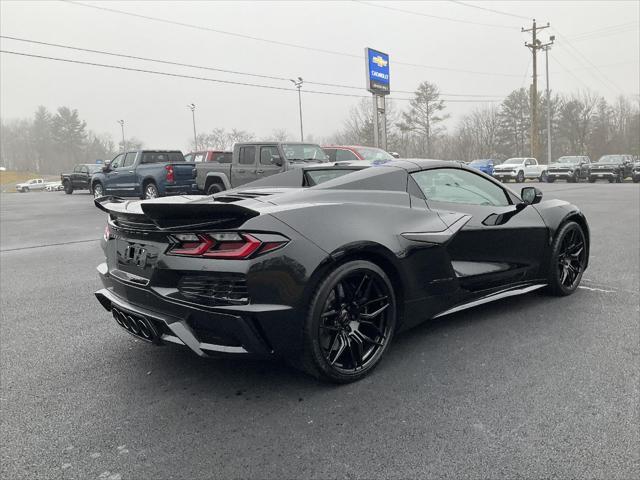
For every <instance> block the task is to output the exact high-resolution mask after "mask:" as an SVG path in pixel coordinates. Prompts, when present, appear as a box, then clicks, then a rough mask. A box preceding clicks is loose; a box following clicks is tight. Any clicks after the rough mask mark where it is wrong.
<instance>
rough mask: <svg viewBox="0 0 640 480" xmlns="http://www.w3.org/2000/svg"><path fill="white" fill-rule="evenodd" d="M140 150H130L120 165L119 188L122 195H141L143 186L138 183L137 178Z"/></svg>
mask: <svg viewBox="0 0 640 480" xmlns="http://www.w3.org/2000/svg"><path fill="white" fill-rule="evenodd" d="M137 156H138V152H128V153H127V154H126V155H125V157H124V161H123V162H122V164H121V165H120V166H119V167H118V189H119V190H120V195H128V196H131V195H139V194H141V193H142V187H141V186H139V185H138V181H137V178H136V170H135V165H136V158H137Z"/></svg>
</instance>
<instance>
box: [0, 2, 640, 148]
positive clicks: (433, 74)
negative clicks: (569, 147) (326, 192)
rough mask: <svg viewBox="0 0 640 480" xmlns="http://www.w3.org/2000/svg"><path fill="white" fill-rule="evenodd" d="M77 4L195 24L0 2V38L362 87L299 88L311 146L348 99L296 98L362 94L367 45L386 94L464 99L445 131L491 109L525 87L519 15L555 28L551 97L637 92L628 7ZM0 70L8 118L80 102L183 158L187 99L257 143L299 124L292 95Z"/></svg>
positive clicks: (106, 125) (34, 65)
mask: <svg viewBox="0 0 640 480" xmlns="http://www.w3.org/2000/svg"><path fill="white" fill-rule="evenodd" d="M85 3H86V4H89V5H94V6H100V7H104V8H109V9H117V10H121V11H125V12H130V13H135V14H138V15H143V16H146V17H155V18H157V19H165V20H170V21H172V22H178V23H181V24H189V25H192V26H191V27H189V26H184V25H176V24H170V23H166V22H161V21H157V20H152V19H149V18H140V17H135V16H130V15H124V14H121V13H115V12H108V11H104V10H98V9H95V8H89V7H86V6H81V5H78V4H73V3H69V2H62V1H47V2H29V1H20V2H17V1H6V0H2V1H1V2H0V9H1V10H0V19H1V20H0V22H1V23H0V28H1V32H2V35H4V36H13V37H20V38H24V39H29V40H37V41H42V42H50V43H58V44H63V45H69V46H74V47H81V48H87V49H94V50H102V51H108V52H114V53H119V54H127V55H134V56H139V57H149V58H154V59H161V60H167V61H172V62H179V63H185V64H192V65H197V66H204V67H210V68H217V69H224V70H235V71H239V72H245V73H253V74H260V75H266V76H275V77H284V78H291V77H297V76H301V77H303V79H304V80H305V81H311V82H322V83H333V84H341V85H349V86H354V87H361V90H356V89H345V88H338V87H332V86H319V85H310V84H305V85H304V86H303V112H304V122H305V133H310V134H312V135H313V136H314V138H315V139H316V140H320V139H321V138H323V137H327V136H329V135H331V134H332V133H334V132H335V131H336V130H338V129H339V128H340V127H341V125H342V122H343V121H344V119H345V118H346V117H347V115H348V113H349V110H350V109H351V108H352V107H353V106H354V105H355V104H356V103H357V102H358V101H359V99H358V98H351V97H340V96H329V95H320V94H312V93H304V90H315V91H325V92H334V93H344V94H353V95H363V96H366V95H368V93H367V92H366V91H365V90H364V72H365V68H364V48H365V47H367V46H368V47H372V48H375V49H378V50H381V51H384V52H387V53H389V55H390V67H391V90H392V94H391V97H392V98H393V97H397V98H399V99H400V98H407V97H409V94H407V93H399V91H413V90H414V89H415V87H416V86H417V85H418V84H419V83H420V82H421V81H424V80H428V81H430V82H434V83H436V84H437V85H438V86H439V87H440V90H441V91H442V92H443V94H446V95H447V96H445V98H449V99H452V100H453V99H457V100H473V102H467V101H465V102H455V103H454V102H449V103H447V111H448V112H449V113H450V114H451V120H450V121H449V125H453V124H455V122H456V120H457V119H459V118H460V115H462V114H463V113H465V112H468V111H471V110H472V109H474V108H477V107H480V106H483V105H488V103H486V102H480V101H479V100H483V99H486V100H499V98H500V97H499V96H503V95H506V94H508V93H509V92H511V91H512V90H514V89H516V88H520V87H522V86H528V85H529V83H530V82H531V54H530V53H529V50H528V49H527V48H526V47H525V46H524V42H525V40H528V39H530V37H529V36H528V34H525V33H521V31H520V28H521V27H523V26H524V27H530V25H531V21H530V20H529V21H528V20H526V19H525V18H519V17H526V18H529V19H531V18H536V19H537V20H538V23H539V24H546V23H547V22H550V23H551V26H552V27H553V28H552V29H547V30H543V31H542V32H541V33H540V36H541V39H542V40H543V41H546V40H547V39H548V37H549V35H553V34H555V35H556V44H555V45H554V47H553V49H552V50H551V56H550V59H549V61H550V70H551V75H550V79H551V85H552V89H555V90H557V91H560V92H573V91H577V90H579V89H582V90H584V89H587V88H588V89H590V90H592V91H595V92H598V93H600V94H602V95H604V96H605V97H606V98H608V99H613V98H615V97H616V96H617V95H619V94H625V95H635V96H637V95H638V92H639V90H640V88H639V83H640V79H639V58H640V40H639V33H638V19H639V17H640V10H639V5H640V2H638V1H573V2H567V1H544V2H543V1H540V2H530V1H528V2H515V1H508V2H505V1H502V2H495V1H487V2H471V1H467V2H465V3H467V5H463V4H461V3H462V2H453V1H437V2H436V1H433V2H375V3H374V2H328V1H323V2H158V1H147V2H91V3H90V2H85ZM468 5H473V6H475V7H481V8H474V7H471V6H468ZM383 7H386V8H383ZM486 9H488V10H486ZM399 10H405V11H399ZM489 10H495V11H499V12H502V13H497V12H495V11H489ZM504 13H508V14H510V15H506V14H504ZM434 17H448V18H451V19H455V20H458V21H451V20H447V19H444V18H434ZM193 26H195V27H202V28H194V27H193ZM208 29H213V30H218V31H219V32H213V31H211V30H208ZM220 31H223V32H227V33H221V32H220ZM247 36H251V37H255V38H259V39H263V40H267V41H263V40H256V39H250V38H247ZM283 43H288V44H294V45H297V46H300V47H309V48H311V49H304V48H297V47H294V46H286V45H283ZM1 47H2V50H9V51H15V52H26V53H30V54H36V55H42V56H51V57H58V58H65V59H74V60H80V61H85V62H94V63H103V64H109V65H118V66H124V67H129V68H138V69H146V70H155V71H162V72H170V73H175V74H180V75H191V76H197V77H207V78H211V79H218V80H227V81H235V82H245V83H255V84H262V85H270V86H277V87H282V88H285V89H290V88H292V84H291V83H290V82H288V81H286V80H284V81H283V80H275V79H265V78H256V77H250V76H244V75H237V74H229V73H223V72H217V71H211V70H203V69H196V68H187V67H180V66H172V65H163V64H159V63H154V62H148V61H141V60H130V59H124V58H119V57H114V56H105V55H100V54H96V53H86V52H80V51H74V50H68V49H61V48H56V47H50V46H42V45H35V44H29V43H24V42H18V41H14V40H8V39H5V38H3V39H2V40H1ZM314 49H315V50H314ZM318 50H328V51H331V52H339V53H341V54H335V53H326V52H321V51H318ZM0 62H1V63H0V67H1V78H0V80H1V82H0V95H1V98H0V114H1V115H2V118H3V119H5V120H6V119H9V118H15V117H28V116H31V115H32V114H33V111H34V110H35V109H36V107H37V106H38V105H44V106H46V107H47V108H49V109H50V110H55V109H56V108H57V107H58V106H61V105H65V106H69V107H72V108H77V109H78V110H79V112H80V115H81V117H82V118H83V119H85V120H86V121H87V123H88V125H89V128H91V129H92V130H94V131H96V132H98V133H106V134H110V135H111V136H112V137H113V138H114V140H115V141H118V140H119V139H120V126H119V125H118V124H117V123H116V122H117V120H119V119H124V120H125V122H126V124H125V128H126V134H127V137H129V136H135V137H137V138H139V139H141V140H142V141H143V142H144V143H145V146H147V147H151V148H180V149H183V150H187V148H188V141H189V139H190V138H191V137H192V124H191V112H190V110H189V109H188V108H187V106H186V105H187V104H188V103H191V102H193V103H195V104H196V105H197V109H196V123H197V127H198V131H199V132H202V131H210V130H212V129H213V128H217V127H224V128H227V129H231V128H237V129H241V130H248V131H250V132H253V133H255V134H256V135H257V136H258V137H259V138H262V137H267V136H268V135H269V134H270V133H271V132H272V131H273V130H274V129H285V130H287V131H288V132H289V133H290V134H291V135H292V137H294V136H297V135H298V131H299V126H298V110H297V109H298V105H297V95H296V93H295V91H286V90H284V91H280V90H271V89H263V88H255V87H248V86H240V85H230V84H222V83H215V82H210V81H202V80H194V79H187V78H177V77H166V76H159V75H153V74H148V73H140V72H132V71H125V70H115V69H110V68H102V67H95V66H87V65H78V64H71V63H62V62H57V61H51V60H43V59H36V58H29V57H18V56H15V55H9V54H6V53H2V54H1V55H0ZM407 64H413V66H412V65H407ZM538 64H539V74H540V77H539V88H541V89H544V82H545V78H544V54H543V53H541V54H539V56H538ZM482 96H484V97H482ZM406 104H407V102H406V101H404V100H397V102H396V105H397V106H398V107H404V106H405V105H406Z"/></svg>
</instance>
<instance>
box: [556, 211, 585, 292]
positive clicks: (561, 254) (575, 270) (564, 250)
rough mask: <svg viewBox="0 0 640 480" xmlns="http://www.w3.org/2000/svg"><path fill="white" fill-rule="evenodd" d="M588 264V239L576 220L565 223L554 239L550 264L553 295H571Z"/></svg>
mask: <svg viewBox="0 0 640 480" xmlns="http://www.w3.org/2000/svg"><path fill="white" fill-rule="evenodd" d="M586 265H587V240H586V237H585V234H584V231H583V230H582V227H581V226H580V225H578V224H577V223H576V222H567V223H565V224H564V225H563V226H562V227H561V228H560V230H559V231H558V233H557V234H556V238H555V240H554V241H553V246H552V254H551V264H550V265H549V279H548V280H549V291H550V292H551V293H552V294H553V295H557V296H566V295H571V294H572V293H573V292H575V290H576V289H577V288H578V285H580V280H581V279H582V274H583V273H584V269H585V268H586Z"/></svg>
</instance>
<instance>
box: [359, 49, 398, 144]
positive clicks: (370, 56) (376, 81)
mask: <svg viewBox="0 0 640 480" xmlns="http://www.w3.org/2000/svg"><path fill="white" fill-rule="evenodd" d="M364 58H365V67H366V76H365V79H366V83H367V90H368V91H370V92H371V94H372V97H373V142H374V146H376V147H378V148H380V144H381V142H380V137H382V148H383V149H385V150H386V149H387V115H386V108H385V107H386V105H385V103H386V102H385V98H384V97H385V96H386V95H389V93H391V86H390V85H391V83H390V76H389V55H388V54H386V53H383V52H380V51H378V50H374V49H372V48H365V49H364ZM380 116H382V131H381V130H380ZM381 133H382V135H381Z"/></svg>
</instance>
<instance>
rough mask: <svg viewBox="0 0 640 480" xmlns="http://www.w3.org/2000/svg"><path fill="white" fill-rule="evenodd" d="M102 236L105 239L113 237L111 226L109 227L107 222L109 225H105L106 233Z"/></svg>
mask: <svg viewBox="0 0 640 480" xmlns="http://www.w3.org/2000/svg"><path fill="white" fill-rule="evenodd" d="M102 238H104V239H105V241H107V242H108V241H109V239H110V238H111V227H109V224H108V223H107V225H106V226H105V227H104V235H103V236H102Z"/></svg>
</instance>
